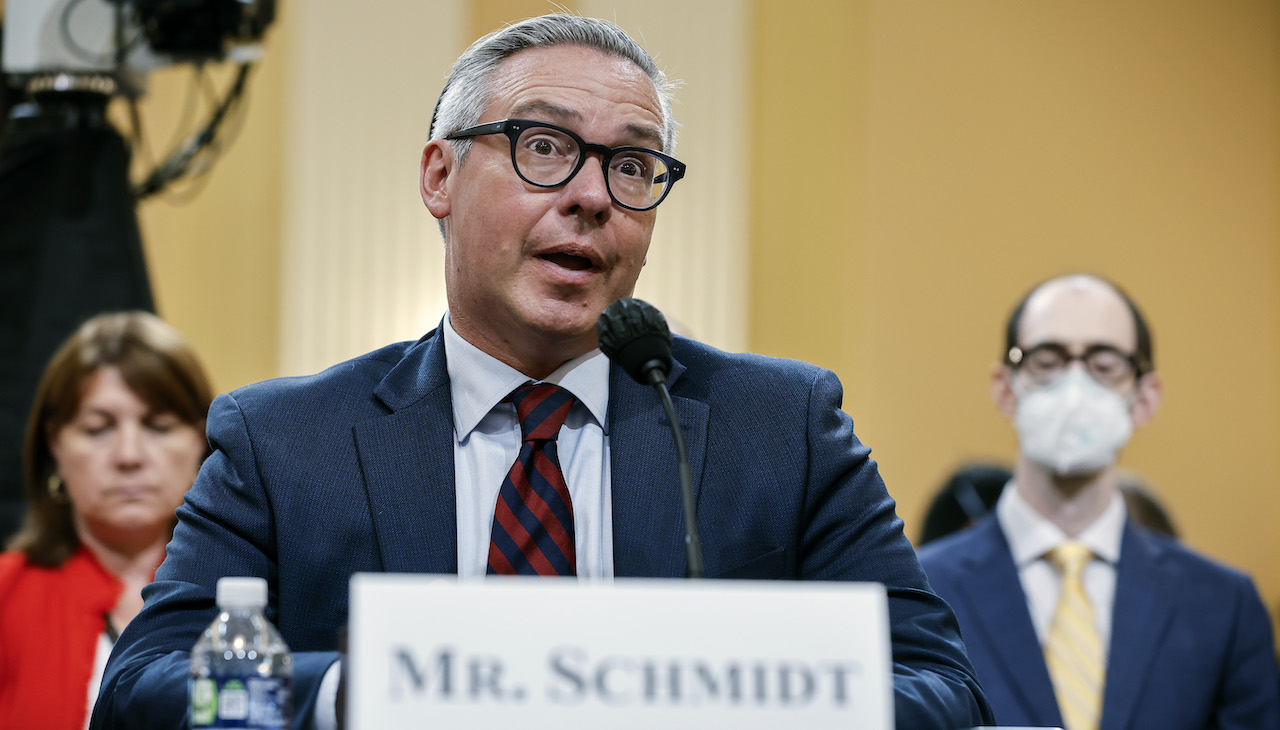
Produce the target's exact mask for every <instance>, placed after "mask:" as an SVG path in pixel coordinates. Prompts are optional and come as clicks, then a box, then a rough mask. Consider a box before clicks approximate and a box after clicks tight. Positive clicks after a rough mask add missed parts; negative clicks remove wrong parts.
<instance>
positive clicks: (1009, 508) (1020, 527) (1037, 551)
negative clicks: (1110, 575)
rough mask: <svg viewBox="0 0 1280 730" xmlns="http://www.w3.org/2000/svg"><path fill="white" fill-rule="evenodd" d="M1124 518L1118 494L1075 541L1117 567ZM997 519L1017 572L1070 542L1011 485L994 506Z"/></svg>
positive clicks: (1006, 486)
mask: <svg viewBox="0 0 1280 730" xmlns="http://www.w3.org/2000/svg"><path fill="white" fill-rule="evenodd" d="M1126 515H1127V512H1126V510H1125V506H1124V498H1123V497H1121V496H1120V494H1119V492H1117V493H1116V494H1113V495H1112V496H1111V502H1110V503H1109V504H1108V505H1107V508H1106V509H1105V510H1103V512H1102V514H1101V515H1100V516H1099V517H1098V519H1096V520H1094V521H1093V523H1092V524H1091V525H1089V526H1088V527H1086V528H1085V529H1084V531H1083V532H1081V533H1080V534H1079V535H1078V536H1077V537H1076V538H1075V539H1076V540H1077V541H1078V542H1082V543H1084V544H1085V545H1087V546H1088V547H1089V549H1090V550H1091V551H1093V554H1094V556H1095V557H1097V558H1099V559H1101V560H1104V561H1106V562H1108V563H1111V564H1112V565H1116V564H1117V563H1118V562H1119V561H1120V541H1121V538H1122V537H1123V536H1124V521H1125V517H1126ZM996 519H998V520H999V521H1000V528H1001V529H1002V530H1003V531H1004V535H1005V539H1007V540H1008V541H1009V550H1010V552H1012V553H1013V561H1014V563H1016V564H1017V565H1018V567H1019V568H1021V567H1023V566H1026V565H1028V564H1030V563H1032V562H1034V561H1036V560H1039V559H1041V558H1043V557H1044V555H1045V553H1047V552H1049V551H1050V550H1052V549H1053V548H1056V547H1057V546H1059V545H1061V544H1062V543H1064V542H1066V541H1067V540H1069V539H1070V538H1068V537H1067V535H1066V533H1064V532H1063V531H1062V530H1060V529H1059V528H1058V526H1057V525H1055V524H1053V522H1051V521H1050V520H1049V519H1047V518H1046V517H1045V516H1044V515H1041V514H1040V513H1039V512H1037V511H1036V509H1035V508H1034V507H1032V506H1031V504H1030V503H1029V502H1027V500H1026V499H1024V498H1023V496H1022V495H1021V494H1019V493H1018V490H1017V489H1016V488H1015V487H1014V483H1013V481H1010V482H1009V483H1008V484H1006V485H1005V488H1004V490H1003V491H1002V492H1001V493H1000V499H999V501H998V502H996Z"/></svg>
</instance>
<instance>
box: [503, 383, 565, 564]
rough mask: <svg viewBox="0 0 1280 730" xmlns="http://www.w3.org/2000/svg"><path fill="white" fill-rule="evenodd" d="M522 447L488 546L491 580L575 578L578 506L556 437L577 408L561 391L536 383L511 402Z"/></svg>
mask: <svg viewBox="0 0 1280 730" xmlns="http://www.w3.org/2000/svg"><path fill="white" fill-rule="evenodd" d="M510 400H511V402H513V403H515V406H516V415H517V416H519V418H520V432H521V434H522V437H523V443H522V444H521V445H520V454H519V456H517V457H516V462H515V463H514V464H512V465H511V470H510V471H508V472H507V476H506V478H505V479H503V480H502V488H501V489H500V490H499V492H498V502H497V505H496V506H495V508H494V512H493V532H492V535H491V537H490V540H489V567H488V570H487V571H486V572H487V573H488V574H489V575H576V574H577V565H578V560H577V553H576V551H575V549H574V539H573V503H572V501H571V500H570V499H569V487H568V485H566V484H565V481H564V474H563V473H561V471H560V458H559V456H557V454H556V436H557V435H558V434H559V432H560V426H561V425H562V424H563V423H564V419H565V416H567V415H569V409H570V408H571V407H573V401H574V398H573V395H572V394H571V393H569V391H567V390H565V389H563V388H561V387H560V386H558V385H550V384H547V383H543V384H539V385H535V384H532V383H529V384H526V385H522V386H520V387H519V388H516V389H515V390H514V391H513V392H512V393H511V396H510Z"/></svg>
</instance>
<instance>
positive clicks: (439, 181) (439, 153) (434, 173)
mask: <svg viewBox="0 0 1280 730" xmlns="http://www.w3.org/2000/svg"><path fill="white" fill-rule="evenodd" d="M455 164H456V159H455V158H454V156H453V145H452V144H449V143H448V142H446V141H444V140H439V139H433V140H431V141H430V142H428V143H427V145H426V146H425V147H423V148H422V163H421V165H420V166H419V168H418V191H419V192H420V193H421V194H422V202H423V203H424V204H425V205H426V206H427V210H429V211H431V215H433V216H435V217H436V218H441V219H443V218H446V217H448V215H449V212H450V209H451V205H450V202H449V189H448V182H449V175H450V174H451V173H452V172H453V169H454V166H455Z"/></svg>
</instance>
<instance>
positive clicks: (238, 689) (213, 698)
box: [190, 578, 293, 730]
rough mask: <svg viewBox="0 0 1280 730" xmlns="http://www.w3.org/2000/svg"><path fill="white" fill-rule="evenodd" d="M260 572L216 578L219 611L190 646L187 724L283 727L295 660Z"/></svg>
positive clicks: (274, 729) (288, 713) (288, 709)
mask: <svg viewBox="0 0 1280 730" xmlns="http://www.w3.org/2000/svg"><path fill="white" fill-rule="evenodd" d="M266 605H267V582H266V581H265V580H263V579H261V578H221V579H219V580H218V617H217V618H216V619H214V620H213V623H211V624H209V628H207V629H205V631H204V635H202V636H201V637H200V640H199V641H197V642H196V645H195V647H194V648H192V650H191V681H190V700H191V709H190V712H191V727H192V728H217V729H218V730H222V729H223V728H251V729H252V730H287V728H288V727H289V720H290V716H291V714H292V709H293V704H292V698H291V695H290V687H291V684H292V679H293V660H292V658H291V657H290V655H289V647H288V646H286V645H285V643H284V639H282V638H280V632H279V631H277V630H276V627H274V626H272V625H271V622H270V621H268V620H267V617H266V616H264V615H263V613H262V609H263V608H264V607H266Z"/></svg>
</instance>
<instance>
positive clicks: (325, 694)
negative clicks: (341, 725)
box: [315, 659, 342, 730]
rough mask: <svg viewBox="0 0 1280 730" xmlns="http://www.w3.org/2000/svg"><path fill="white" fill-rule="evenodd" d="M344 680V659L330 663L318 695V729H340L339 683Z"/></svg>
mask: <svg viewBox="0 0 1280 730" xmlns="http://www.w3.org/2000/svg"><path fill="white" fill-rule="evenodd" d="M341 680H342V660H341V659H339V660H338V661H336V662H334V663H333V664H330V665H329V669H328V670H327V671H325V673H324V679H321V680H320V693H319V695H317V696H316V716H315V721H316V730H338V683H339V682H340V681H341Z"/></svg>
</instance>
